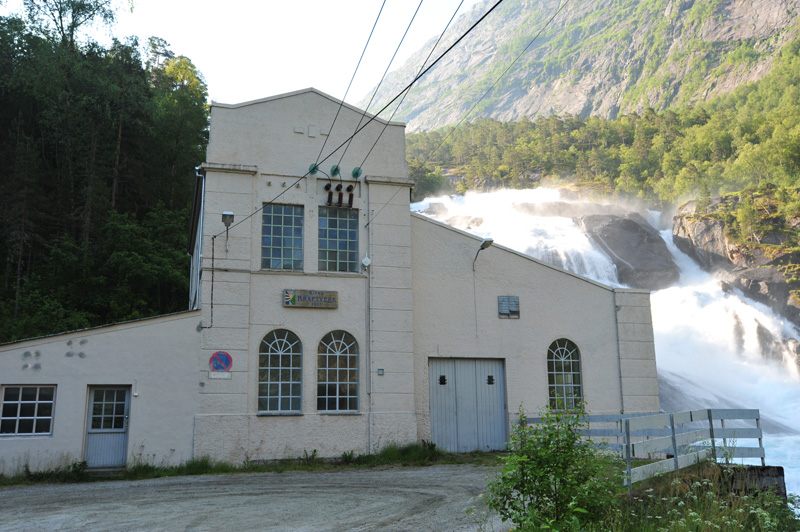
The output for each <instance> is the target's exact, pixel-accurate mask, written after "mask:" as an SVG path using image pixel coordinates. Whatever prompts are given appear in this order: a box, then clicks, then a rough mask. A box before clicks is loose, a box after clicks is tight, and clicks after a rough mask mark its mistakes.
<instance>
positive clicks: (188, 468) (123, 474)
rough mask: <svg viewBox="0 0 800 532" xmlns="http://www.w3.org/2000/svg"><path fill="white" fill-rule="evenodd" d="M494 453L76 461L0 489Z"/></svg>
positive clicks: (491, 460)
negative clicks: (118, 466) (98, 467)
mask: <svg viewBox="0 0 800 532" xmlns="http://www.w3.org/2000/svg"><path fill="white" fill-rule="evenodd" d="M498 456H499V455H498V453H482V452H472V453H464V454H453V453H447V452H444V451H442V450H441V449H438V448H437V447H436V445H435V444H433V443H431V442H428V441H423V442H421V443H410V444H406V445H398V444H389V445H387V446H386V447H384V448H383V449H381V450H380V451H379V452H377V453H375V454H362V455H356V454H355V452H353V451H347V452H345V453H342V456H341V458H340V459H336V460H333V459H325V458H320V457H319V456H317V451H316V450H312V451H310V452H309V451H304V452H303V455H302V456H298V457H297V458H291V459H286V460H269V461H265V460H248V461H245V462H244V463H242V464H231V463H228V462H217V461H214V460H212V459H211V458H209V457H207V456H201V457H198V458H193V459H191V460H189V461H187V462H184V463H183V464H180V465H177V466H156V465H153V464H149V463H142V462H137V463H134V464H132V465H130V466H128V467H127V468H125V469H122V470H119V471H111V472H103V474H102V475H99V474H94V473H92V472H91V471H88V470H87V468H86V462H75V463H73V464H70V465H68V466H65V467H58V468H54V469H51V470H45V471H37V472H32V471H30V470H29V469H28V468H27V466H26V467H25V468H24V470H23V472H22V473H20V474H17V475H0V486H15V485H25V484H64V483H75V482H94V481H105V480H144V479H149V478H161V477H176V476H187V475H222V474H229V473H283V472H286V471H316V470H330V469H344V468H355V467H358V468H362V467H366V468H369V467H390V466H404V467H405V466H426V465H431V464H435V463H438V464H474V465H479V466H494V465H497V464H498V458H497V457H498Z"/></svg>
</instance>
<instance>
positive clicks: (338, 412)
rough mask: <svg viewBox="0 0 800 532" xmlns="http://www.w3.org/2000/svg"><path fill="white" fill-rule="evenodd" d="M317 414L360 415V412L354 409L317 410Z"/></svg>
mask: <svg viewBox="0 0 800 532" xmlns="http://www.w3.org/2000/svg"><path fill="white" fill-rule="evenodd" d="M317 414H319V415H321V416H360V415H361V412H358V411H356V410H342V411H336V410H317Z"/></svg>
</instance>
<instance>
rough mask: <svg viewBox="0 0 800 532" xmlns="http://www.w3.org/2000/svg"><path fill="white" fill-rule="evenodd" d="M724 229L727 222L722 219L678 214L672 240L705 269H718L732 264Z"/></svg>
mask: <svg viewBox="0 0 800 532" xmlns="http://www.w3.org/2000/svg"><path fill="white" fill-rule="evenodd" d="M724 229H725V222H723V221H720V220H701V219H699V220H693V219H690V218H687V217H684V216H678V217H676V218H675V223H674V225H673V228H672V240H673V242H675V245H676V246H677V247H678V249H680V250H681V251H683V252H684V253H686V254H687V255H689V256H690V257H692V258H693V259H694V260H695V262H697V263H698V264H699V265H700V266H701V267H702V268H703V269H704V270H706V271H716V270H719V269H724V268H728V267H729V266H730V264H731V261H730V259H729V253H728V251H729V250H728V241H727V239H726V238H725V236H724V233H723V231H724Z"/></svg>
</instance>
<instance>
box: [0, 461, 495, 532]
mask: <svg viewBox="0 0 800 532" xmlns="http://www.w3.org/2000/svg"><path fill="white" fill-rule="evenodd" d="M489 472H490V470H489V469H488V468H485V467H476V466H471V465H438V466H431V467H422V468H388V469H342V470H337V471H315V472H305V471H302V472H301V471H294V472H286V473H259V474H237V475H204V476H196V477H173V478H166V479H153V480H142V481H135V482H127V481H125V482H123V481H114V482H93V483H87V484H68V485H41V486H24V487H10V488H0V501H2V503H0V531H3V532H36V531H47V532H50V531H56V530H59V531H61V530H65V531H70V530H75V531H85V530H92V531H114V532H122V531H161V530H169V531H173V530H193V531H194V530H196V531H203V530H213V531H219V530H222V531H225V532H247V531H251V530H253V531H282V532H283V531H286V532H289V531H305V530H312V531H340V530H341V531H350V530H354V531H367V530H381V531H406V530H408V531H437V532H445V531H473V530H479V529H481V527H480V526H479V525H480V524H481V523H479V522H478V521H477V520H476V518H474V517H470V516H468V515H467V514H466V512H465V510H466V509H467V508H470V507H472V506H474V505H475V503H476V500H475V498H476V497H477V495H478V494H479V493H481V491H482V490H483V488H484V484H485V480H486V476H487V475H488V474H489ZM482 525H483V528H482V529H483V530H487V531H505V530H508V529H509V528H510V524H506V525H504V524H502V523H501V522H500V521H499V519H498V518H495V519H493V520H490V521H489V522H485V523H482Z"/></svg>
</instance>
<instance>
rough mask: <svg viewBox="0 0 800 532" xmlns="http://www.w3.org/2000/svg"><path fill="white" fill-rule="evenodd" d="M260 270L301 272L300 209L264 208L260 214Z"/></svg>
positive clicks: (285, 207)
mask: <svg viewBox="0 0 800 532" xmlns="http://www.w3.org/2000/svg"><path fill="white" fill-rule="evenodd" d="M261 268H263V269H273V270H302V269H303V207H302V206H299V205H280V204H274V203H269V204H267V205H264V209H263V212H262V215H261Z"/></svg>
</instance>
